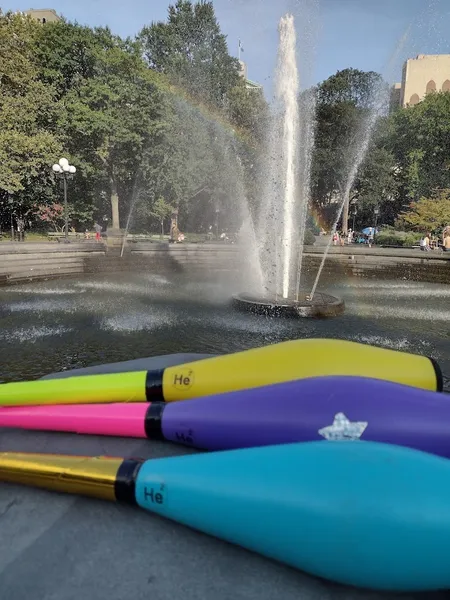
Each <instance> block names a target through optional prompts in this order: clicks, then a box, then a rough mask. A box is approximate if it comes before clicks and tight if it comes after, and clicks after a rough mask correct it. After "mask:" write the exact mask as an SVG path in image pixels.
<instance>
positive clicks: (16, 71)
mask: <svg viewBox="0 0 450 600" xmlns="http://www.w3.org/2000/svg"><path fill="white" fill-rule="evenodd" d="M37 28H38V27H37V25H36V24H35V23H34V22H32V21H31V19H29V18H26V17H23V16H22V15H18V14H12V13H7V14H5V15H0V81H1V93H0V190H1V191H2V192H0V194H3V195H2V198H3V199H4V196H5V192H6V191H11V192H15V194H14V196H13V197H14V203H15V205H16V212H17V213H18V214H22V215H24V214H26V213H27V212H28V210H29V207H30V205H31V204H32V203H33V202H34V201H36V200H37V197H38V195H39V194H40V193H42V192H43V191H44V190H46V189H47V188H48V187H49V184H50V182H51V178H52V176H51V171H50V168H49V166H50V167H51V164H52V160H53V157H54V156H55V155H56V154H57V153H58V152H59V151H60V148H61V146H60V143H59V141H58V139H57V137H56V136H55V135H54V134H53V133H52V132H51V131H49V128H50V124H51V123H52V122H53V120H54V119H55V114H56V113H57V110H58V105H57V103H55V93H54V89H53V88H52V87H51V86H48V85H44V84H43V83H42V82H40V81H39V79H38V70H37V68H36V66H35V64H34V61H33V54H32V50H33V42H34V39H35V36H36V31H37Z"/></svg>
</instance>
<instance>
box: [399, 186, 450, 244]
mask: <svg viewBox="0 0 450 600" xmlns="http://www.w3.org/2000/svg"><path fill="white" fill-rule="evenodd" d="M449 224H450V189H445V190H439V191H437V192H435V193H434V194H433V196H432V197H431V198H421V199H420V200H418V201H414V202H411V203H410V205H409V210H406V211H403V212H401V213H400V214H399V220H398V225H399V226H402V225H403V226H405V225H406V227H407V228H408V229H413V230H414V231H421V232H430V233H438V232H441V231H442V229H444V227H446V226H447V225H449Z"/></svg>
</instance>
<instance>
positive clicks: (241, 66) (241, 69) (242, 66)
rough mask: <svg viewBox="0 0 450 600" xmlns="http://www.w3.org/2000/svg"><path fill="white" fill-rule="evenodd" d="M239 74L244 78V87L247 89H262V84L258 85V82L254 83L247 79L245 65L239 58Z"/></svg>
mask: <svg viewBox="0 0 450 600" xmlns="http://www.w3.org/2000/svg"><path fill="white" fill-rule="evenodd" d="M239 75H240V76H241V77H242V78H243V79H245V87H246V88H247V89H249V90H262V85H260V84H259V83H255V82H254V81H251V80H250V79H248V77H247V65H246V64H245V62H244V61H243V60H241V59H239Z"/></svg>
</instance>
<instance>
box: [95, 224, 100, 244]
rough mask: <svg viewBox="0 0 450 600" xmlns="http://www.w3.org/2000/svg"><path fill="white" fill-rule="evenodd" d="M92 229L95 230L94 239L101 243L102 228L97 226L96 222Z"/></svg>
mask: <svg viewBox="0 0 450 600" xmlns="http://www.w3.org/2000/svg"><path fill="white" fill-rule="evenodd" d="M94 229H95V239H96V240H97V242H101V240H102V226H101V225H99V224H98V223H97V222H95V224H94Z"/></svg>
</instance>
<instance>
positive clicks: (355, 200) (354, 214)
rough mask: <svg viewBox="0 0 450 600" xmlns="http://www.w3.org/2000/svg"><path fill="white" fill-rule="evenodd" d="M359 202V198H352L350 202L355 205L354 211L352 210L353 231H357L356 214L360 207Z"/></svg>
mask: <svg viewBox="0 0 450 600" xmlns="http://www.w3.org/2000/svg"><path fill="white" fill-rule="evenodd" d="M357 202H358V199H357V198H355V199H354V200H352V201H351V202H350V204H351V205H352V207H353V212H352V216H353V231H355V219H356V215H357V214H358V209H357V207H356V203H357Z"/></svg>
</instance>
